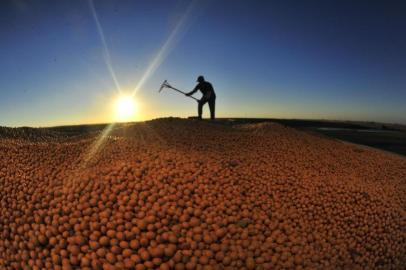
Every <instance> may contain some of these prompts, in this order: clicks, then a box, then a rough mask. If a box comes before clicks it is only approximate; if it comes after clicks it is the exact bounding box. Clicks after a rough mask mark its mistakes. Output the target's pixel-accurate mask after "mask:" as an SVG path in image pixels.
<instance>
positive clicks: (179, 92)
mask: <svg viewBox="0 0 406 270" xmlns="http://www.w3.org/2000/svg"><path fill="white" fill-rule="evenodd" d="M168 88H171V89H173V90H175V91H178V92H179V93H182V94H184V95H186V93H185V92H183V91H181V90H179V89H176V88H175V87H172V86H168ZM187 97H190V98H193V99H194V100H196V101H197V102H199V100H198V99H197V98H195V97H192V96H187Z"/></svg>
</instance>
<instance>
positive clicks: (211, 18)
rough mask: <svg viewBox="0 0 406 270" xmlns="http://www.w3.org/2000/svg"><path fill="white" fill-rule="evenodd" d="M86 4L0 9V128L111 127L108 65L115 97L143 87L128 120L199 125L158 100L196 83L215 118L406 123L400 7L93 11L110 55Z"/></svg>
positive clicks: (191, 111)
mask: <svg viewBox="0 0 406 270" xmlns="http://www.w3.org/2000/svg"><path fill="white" fill-rule="evenodd" d="M90 6H91V5H90V3H89V2H88V1H78V0H77V1H75V0H74V1H66V2H64V1H42V0H38V1H24V0H18V1H17V0H13V1H11V0H10V1H9V0H6V1H2V2H1V3H0V34H1V35H0V36H1V39H0V125H3V126H50V125H61V124H81V123H98V122H110V121H112V106H113V105H112V104H113V100H114V99H115V98H116V96H117V95H118V90H117V89H116V88H117V87H116V85H115V83H114V81H113V79H112V76H111V72H109V68H108V67H107V64H106V63H110V64H111V67H112V69H113V70H114V74H115V75H116V78H117V81H118V82H119V84H120V86H121V91H123V92H129V93H132V92H133V91H134V89H135V88H136V86H137V85H138V86H139V88H138V90H137V91H136V93H135V99H136V100H137V103H138V105H139V108H138V115H137V117H136V119H135V120H146V119H152V118H156V117H166V116H180V117H186V116H190V115H196V103H195V102H194V101H193V100H189V99H187V98H185V97H184V96H182V95H179V94H177V93H174V92H170V90H169V91H166V90H165V91H164V92H162V93H160V94H158V92H157V90H158V88H159V85H160V84H161V82H162V81H163V80H164V79H168V80H169V81H170V82H171V83H172V84H173V85H174V86H177V87H178V88H180V89H183V90H191V89H192V88H193V87H194V85H195V81H196V77H197V76H198V75H200V74H202V75H205V77H206V78H207V80H208V81H210V82H212V83H213V85H214V88H215V90H216V94H217V112H218V116H219V117H276V118H313V119H314V118H317V119H338V120H367V121H381V122H397V123H404V124H406V106H405V104H406V89H405V86H406V30H405V29H406V3H405V2H404V1H394V0H392V1H361V0H359V1H328V0H327V1H194V2H191V1H94V2H93V6H94V8H95V11H96V16H97V18H98V20H99V23H100V25H101V28H102V32H103V34H104V38H105V44H106V47H105V46H104V45H103V41H102V37H101V33H100V32H99V31H98V28H97V24H96V22H95V18H94V14H93V13H92V10H91V8H90ZM168 40H169V41H168ZM165 43H166V46H164V44H165ZM106 51H108V54H109V57H107V58H106ZM159 53H161V54H159ZM158 55H160V56H161V57H157V56H158ZM154 60H155V63H156V65H151V63H153V62H154ZM149 67H150V70H151V72H149V73H147V72H146V71H147V70H148V68H149ZM142 78H144V79H145V80H144V83H143V84H142V85H139V82H140V81H141V79H142ZM204 113H205V116H207V115H208V108H204Z"/></svg>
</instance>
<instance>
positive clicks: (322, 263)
mask: <svg viewBox="0 0 406 270" xmlns="http://www.w3.org/2000/svg"><path fill="white" fill-rule="evenodd" d="M28 133H30V134H28ZM1 134H3V136H2V138H0V153H1V154H0V269H137V270H138V269H178V270H180V269H405V267H406V212H405V211H406V159H405V158H403V157H400V156H396V155H392V154H389V153H384V152H382V151H377V150H372V149H366V148H361V147H359V146H354V145H350V144H346V143H343V142H340V141H335V140H332V139H328V138H325V137H322V136H317V135H312V134H309V133H305V132H301V131H297V130H295V129H291V128H287V127H284V126H281V125H278V124H273V123H263V124H247V125H239V126H232V125H222V124H218V123H217V124H216V123H210V122H205V121H195V120H182V119H160V120H154V121H149V122H145V123H138V124H132V125H131V124H128V125H120V126H113V127H110V128H108V129H106V130H105V131H104V132H92V133H88V134H84V135H81V136H80V137H79V136H77V137H69V136H62V135H61V136H60V138H59V137H58V134H57V133H52V134H51V135H49V134H47V133H44V132H41V133H38V134H40V135H39V138H35V136H36V135H35V134H36V130H35V129H32V130H25V131H24V134H23V135H24V136H22V135H21V134H19V133H18V132H14V131H10V130H8V131H7V132H6V129H5V128H3V130H2V133H1ZM4 134H5V135H4ZM20 135H21V136H20Z"/></svg>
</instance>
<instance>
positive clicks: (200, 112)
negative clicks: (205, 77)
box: [197, 98, 207, 119]
mask: <svg viewBox="0 0 406 270" xmlns="http://www.w3.org/2000/svg"><path fill="white" fill-rule="evenodd" d="M206 102H207V100H205V99H203V98H202V99H201V100H199V103H198V105H197V114H198V118H199V119H202V113H203V105H204V104H205V103H206Z"/></svg>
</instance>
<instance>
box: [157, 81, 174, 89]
mask: <svg viewBox="0 0 406 270" xmlns="http://www.w3.org/2000/svg"><path fill="white" fill-rule="evenodd" d="M165 87H169V88H172V86H171V85H170V84H169V83H168V81H167V80H165V81H164V82H163V83H162V84H161V87H159V91H158V92H161V91H162V89H164V88H165Z"/></svg>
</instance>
